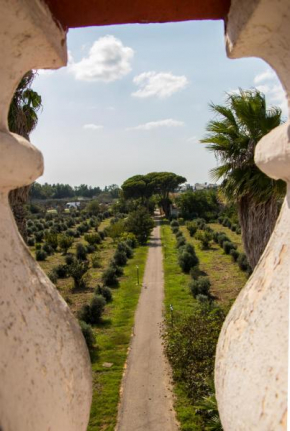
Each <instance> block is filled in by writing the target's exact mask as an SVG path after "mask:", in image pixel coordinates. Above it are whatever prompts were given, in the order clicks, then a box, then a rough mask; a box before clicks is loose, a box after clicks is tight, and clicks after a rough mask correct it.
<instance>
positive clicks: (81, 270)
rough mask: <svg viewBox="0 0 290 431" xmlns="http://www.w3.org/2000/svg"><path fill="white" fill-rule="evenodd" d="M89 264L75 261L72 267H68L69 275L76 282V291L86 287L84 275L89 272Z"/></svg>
mask: <svg viewBox="0 0 290 431" xmlns="http://www.w3.org/2000/svg"><path fill="white" fill-rule="evenodd" d="M88 269H89V262H87V261H80V260H77V259H76V260H75V261H74V262H73V263H72V264H71V265H69V266H68V270H67V272H68V275H70V276H71V277H72V278H73V280H74V287H75V288H76V289H78V288H83V287H85V286H86V283H85V280H84V275H85V274H86V273H87V272H88Z"/></svg>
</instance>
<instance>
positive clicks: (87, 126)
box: [83, 124, 104, 130]
mask: <svg viewBox="0 0 290 431" xmlns="http://www.w3.org/2000/svg"><path fill="white" fill-rule="evenodd" d="M83 128H84V129H85V130H101V129H103V128H104V126H102V125H101V124H84V126H83Z"/></svg>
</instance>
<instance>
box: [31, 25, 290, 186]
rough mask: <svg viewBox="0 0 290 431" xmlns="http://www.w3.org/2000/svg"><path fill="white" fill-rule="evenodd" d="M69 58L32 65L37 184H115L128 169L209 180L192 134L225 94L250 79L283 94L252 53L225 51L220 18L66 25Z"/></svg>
mask: <svg viewBox="0 0 290 431" xmlns="http://www.w3.org/2000/svg"><path fill="white" fill-rule="evenodd" d="M68 50H69V65H68V67H67V68H62V69H60V70H58V71H54V72H49V71H44V72H42V71H40V72H39V76H38V77H37V78H36V80H35V83H34V89H35V90H36V91H38V92H39V93H40V94H41V96H42V99H43V110H42V112H41V113H40V114H39V123H38V125H37V128H36V130H35V131H34V132H33V134H32V136H31V141H32V143H33V144H34V145H36V146H37V147H38V148H39V149H40V150H41V151H42V152H43V154H44V159H45V172H44V175H43V177H41V178H40V179H39V181H40V182H42V183H43V182H49V183H56V182H62V183H69V184H71V185H79V184H81V183H86V184H89V185H93V186H101V187H103V186H105V185H109V184H113V183H116V184H119V185H120V184H122V182H123V181H124V180H125V179H126V178H128V177H130V176H132V175H135V174H145V173H147V172H151V171H173V172H176V173H177V174H180V175H183V176H185V177H186V178H187V180H188V182H190V183H195V182H205V181H210V176H209V170H210V169H211V168H212V167H214V166H215V165H216V161H215V158H214V156H213V155H212V154H209V152H208V151H207V150H206V149H205V146H204V145H202V144H200V143H199V142H198V139H201V138H202V137H203V136H204V134H205V127H206V124H207V122H208V121H209V120H210V119H211V118H212V112H211V111H210V109H209V107H208V104H209V102H210V101H212V102H214V103H224V99H225V92H229V91H235V90H237V89H238V88H239V87H241V88H243V89H248V88H252V87H253V86H256V87H258V88H259V89H260V90H261V91H263V92H265V94H266V97H267V101H268V103H269V105H271V104H275V105H278V106H281V107H282V108H283V113H284V116H286V102H285V98H284V94H283V90H282V88H281V85H280V83H279V82H278V80H277V78H276V76H275V74H274V72H273V71H272V70H271V69H270V67H269V66H268V65H267V64H266V63H265V62H263V61H262V60H260V59H240V60H230V59H228V58H227V57H226V53H225V46H224V28H223V22H221V21H201V22H196V21H194V22H183V23H169V24H150V25H137V24H136V25H123V26H108V27H94V28H85V29H75V30H70V31H69V33H68Z"/></svg>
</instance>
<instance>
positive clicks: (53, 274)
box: [47, 269, 58, 284]
mask: <svg viewBox="0 0 290 431" xmlns="http://www.w3.org/2000/svg"><path fill="white" fill-rule="evenodd" d="M47 276H48V278H49V279H50V281H51V282H52V283H53V284H56V282H57V280H58V276H57V273H56V271H55V270H54V269H52V270H51V271H49V273H48V274H47Z"/></svg>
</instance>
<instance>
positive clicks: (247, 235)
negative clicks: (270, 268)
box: [238, 195, 278, 269]
mask: <svg viewBox="0 0 290 431" xmlns="http://www.w3.org/2000/svg"><path fill="white" fill-rule="evenodd" d="M238 210H239V220H240V225H241V229H242V239H243V245H244V250H245V253H246V255H247V259H248V262H249V264H250V266H251V268H252V269H254V268H255V266H256V265H257V263H258V261H259V259H260V257H261V255H262V253H263V252H264V250H265V247H266V245H267V243H268V241H269V239H270V236H271V234H272V232H273V229H274V227H275V224H276V221H277V217H278V202H277V199H276V198H275V197H271V198H270V199H269V200H268V201H266V202H265V203H260V204H257V203H256V202H255V201H254V200H253V198H251V196H250V195H246V196H243V197H242V198H241V199H240V201H239V202H238Z"/></svg>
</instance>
